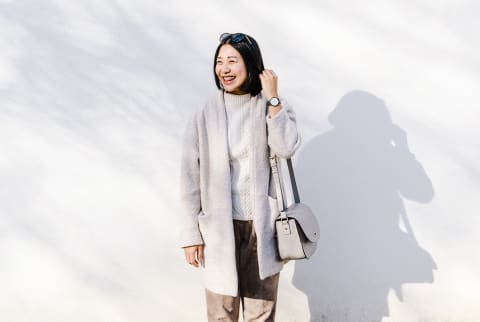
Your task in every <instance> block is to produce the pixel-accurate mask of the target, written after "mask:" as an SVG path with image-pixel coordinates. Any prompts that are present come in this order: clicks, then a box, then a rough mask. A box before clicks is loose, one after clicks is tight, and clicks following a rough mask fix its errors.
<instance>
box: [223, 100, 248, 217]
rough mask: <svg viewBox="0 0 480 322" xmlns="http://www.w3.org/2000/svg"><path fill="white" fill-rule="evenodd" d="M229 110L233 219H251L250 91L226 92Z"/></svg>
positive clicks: (229, 152)
mask: <svg viewBox="0 0 480 322" xmlns="http://www.w3.org/2000/svg"><path fill="white" fill-rule="evenodd" d="M224 98H225V110H226V111H227V133H228V155H229V160H230V177H231V179H232V215H233V219H237V220H251V219H252V200H251V198H250V184H249V183H250V173H249V171H250V170H249V167H250V163H249V161H250V154H249V151H248V150H249V147H248V145H249V143H250V136H251V133H250V126H249V125H250V124H251V123H250V117H251V116H250V113H251V112H252V109H251V108H250V98H251V95H250V94H245V95H233V94H229V93H225V95H224Z"/></svg>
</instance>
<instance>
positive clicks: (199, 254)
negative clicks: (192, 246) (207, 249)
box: [197, 245, 204, 266]
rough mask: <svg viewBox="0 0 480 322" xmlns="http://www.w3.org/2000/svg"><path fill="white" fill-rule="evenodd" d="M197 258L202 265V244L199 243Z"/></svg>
mask: <svg viewBox="0 0 480 322" xmlns="http://www.w3.org/2000/svg"><path fill="white" fill-rule="evenodd" d="M197 258H198V261H199V262H200V264H201V265H202V266H204V264H203V263H204V262H203V261H204V257H203V245H200V246H198V252H197Z"/></svg>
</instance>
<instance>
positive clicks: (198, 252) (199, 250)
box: [184, 245, 203, 267]
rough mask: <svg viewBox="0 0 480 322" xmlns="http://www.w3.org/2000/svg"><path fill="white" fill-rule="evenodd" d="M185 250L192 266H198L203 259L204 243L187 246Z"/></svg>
mask: <svg viewBox="0 0 480 322" xmlns="http://www.w3.org/2000/svg"><path fill="white" fill-rule="evenodd" d="M184 252H185V259H186V260H187V263H189V264H190V265H192V266H195V267H198V266H199V264H200V263H201V262H202V261H203V245H195V246H190V247H185V248H184Z"/></svg>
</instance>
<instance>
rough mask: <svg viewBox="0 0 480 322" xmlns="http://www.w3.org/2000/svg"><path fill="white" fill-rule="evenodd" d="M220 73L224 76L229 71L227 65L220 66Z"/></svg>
mask: <svg viewBox="0 0 480 322" xmlns="http://www.w3.org/2000/svg"><path fill="white" fill-rule="evenodd" d="M220 71H221V72H222V74H226V73H228V72H229V71H230V67H229V66H228V65H222V67H221V68H220Z"/></svg>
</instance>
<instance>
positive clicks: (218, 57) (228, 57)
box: [217, 56, 238, 59]
mask: <svg viewBox="0 0 480 322" xmlns="http://www.w3.org/2000/svg"><path fill="white" fill-rule="evenodd" d="M230 58H235V59H238V57H237V56H227V59H230ZM217 59H222V57H220V56H217Z"/></svg>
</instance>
